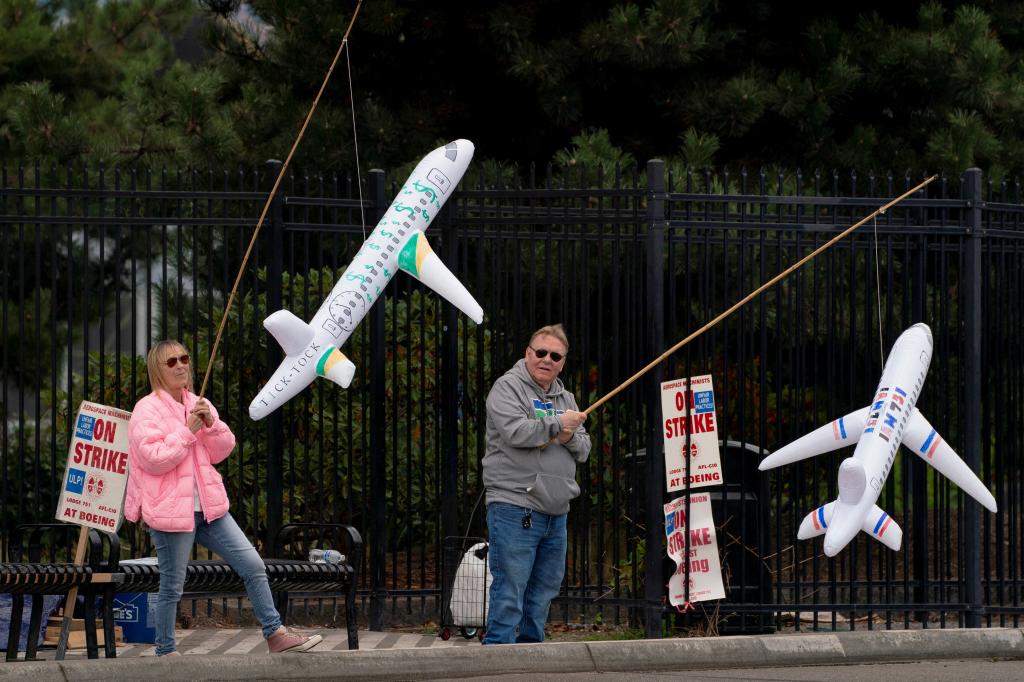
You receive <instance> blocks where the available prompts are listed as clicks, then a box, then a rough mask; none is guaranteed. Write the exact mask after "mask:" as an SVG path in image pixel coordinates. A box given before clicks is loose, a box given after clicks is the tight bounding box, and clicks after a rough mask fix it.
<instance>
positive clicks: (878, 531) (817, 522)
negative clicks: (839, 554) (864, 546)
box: [796, 502, 903, 550]
mask: <svg viewBox="0 0 1024 682" xmlns="http://www.w3.org/2000/svg"><path fill="white" fill-rule="evenodd" d="M835 507H836V503H835V502H829V503H828V504H823V505H821V506H820V507H818V508H817V509H815V510H814V511H812V512H811V513H810V514H808V515H807V516H805V517H804V520H803V521H802V522H801V523H800V530H799V531H798V532H797V534H796V536H797V538H799V539H800V540H809V539H810V538H814V537H818V536H819V535H824V534H825V531H827V530H828V524H830V523H832V513H833V512H834V511H835ZM861 530H863V531H864V532H865V533H867V534H868V535H870V536H871V537H873V538H874V539H876V540H878V541H879V542H881V543H882V544H883V545H885V546H886V547H888V548H889V549H892V550H898V549H899V548H900V545H901V544H903V529H902V528H900V526H899V524H898V523H896V520H895V519H894V518H892V517H891V516H889V515H888V514H886V513H885V512H884V511H882V510H881V509H880V508H879V507H878V505H877V504H876V505H872V506H871V510H870V511H869V512H868V515H867V517H866V518H865V519H864V525H863V526H862V527H861Z"/></svg>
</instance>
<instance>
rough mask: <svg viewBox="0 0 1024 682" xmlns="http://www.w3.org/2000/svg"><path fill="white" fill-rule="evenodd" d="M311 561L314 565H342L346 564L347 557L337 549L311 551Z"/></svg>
mask: <svg viewBox="0 0 1024 682" xmlns="http://www.w3.org/2000/svg"><path fill="white" fill-rule="evenodd" d="M309 560H310V561H311V562H312V563H314V564H341V563H344V562H345V555H344V554H342V553H341V552H339V551H338V550H336V549H311V550H309Z"/></svg>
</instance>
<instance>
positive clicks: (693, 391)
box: [661, 374, 724, 492]
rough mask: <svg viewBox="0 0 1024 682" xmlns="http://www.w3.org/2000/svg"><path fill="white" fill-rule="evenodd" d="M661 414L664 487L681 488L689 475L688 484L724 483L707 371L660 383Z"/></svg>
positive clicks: (713, 396) (713, 404)
mask: <svg viewBox="0 0 1024 682" xmlns="http://www.w3.org/2000/svg"><path fill="white" fill-rule="evenodd" d="M687 402H689V416H687ZM661 416H662V419H663V422H662V425H663V428H662V435H663V436H664V437H665V484H666V485H665V487H666V489H667V490H668V492H673V491H675V490H683V489H684V488H685V487H686V477H687V476H689V477H690V487H691V488H702V487H704V486H709V485H719V484H721V483H724V481H723V480H722V459H721V456H720V455H719V453H718V427H717V425H716V420H715V389H714V388H713V387H712V385H711V375H710V374H704V375H702V376H699V377H691V378H690V379H688V380H687V379H675V380H673V381H666V382H664V383H663V384H662V385H661ZM687 433H689V434H690V453H689V457H687V456H686V453H685V452H684V451H685V450H686V434H687Z"/></svg>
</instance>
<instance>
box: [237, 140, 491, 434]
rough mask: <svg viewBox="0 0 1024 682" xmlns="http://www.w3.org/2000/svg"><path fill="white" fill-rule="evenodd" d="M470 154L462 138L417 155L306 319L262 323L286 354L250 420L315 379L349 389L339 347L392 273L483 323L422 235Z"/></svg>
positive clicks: (350, 371)
mask: <svg viewBox="0 0 1024 682" xmlns="http://www.w3.org/2000/svg"><path fill="white" fill-rule="evenodd" d="M472 158H473V143H472V142H470V141H469V140H455V141H454V142H449V143H448V144H446V145H445V146H443V147H438V148H437V149H435V150H434V151H432V152H430V153H429V154H427V155H426V156H425V157H423V160H422V161H420V162H419V164H418V165H417V166H416V168H415V169H413V171H412V174H411V175H409V179H408V180H406V181H405V185H403V186H402V190H401V191H400V192H399V193H398V196H397V197H396V198H395V201H394V203H392V204H391V206H390V207H389V208H388V210H387V211H386V212H385V213H384V217H383V218H381V220H380V222H379V223H377V227H375V228H374V230H373V232H372V233H371V234H370V237H369V238H368V239H367V240H366V242H364V243H363V246H362V247H361V248H360V249H359V253H357V254H356V257H355V258H354V259H353V260H352V263H351V264H349V266H348V268H347V269H346V270H345V272H344V274H342V276H341V277H340V278H339V279H338V281H337V282H336V283H335V285H334V288H333V289H332V290H331V293H330V294H329V295H328V296H327V299H326V300H325V301H324V302H323V304H322V305H321V306H320V309H319V310H318V311H317V313H316V315H314V316H313V319H312V320H311V321H310V323H309V324H306V323H305V322H303V321H302V320H300V319H299V318H298V317H296V316H295V315H293V314H292V313H291V312H289V311H287V310H278V311H277V312H276V313H273V314H271V315H270V316H269V317H268V318H267V319H266V320H264V321H263V326H264V327H266V328H267V331H269V332H270V333H271V334H272V335H273V336H274V338H275V339H277V342H278V343H279V344H281V348H283V349H284V352H285V355H286V356H287V357H285V359H284V361H283V362H282V363H281V365H280V366H279V367H278V368H277V371H276V372H274V376H273V377H271V379H270V381H268V382H267V383H266V385H264V386H263V388H262V389H260V392H259V394H258V395H257V396H256V397H255V398H254V399H253V401H252V403H251V404H250V405H249V416H250V417H252V418H253V419H254V420H256V419H262V418H263V417H266V416H267V415H268V414H270V413H271V412H273V411H274V410H276V409H277V408H279V407H280V406H281V405H283V404H284V403H285V402H287V401H288V400H289V399H290V398H292V397H294V396H295V395H296V394H298V393H299V392H300V391H302V389H304V388H305V387H306V386H309V384H310V383H312V382H313V379H315V378H316V377H318V376H321V377H326V378H327V379H330V380H331V381H333V382H334V383H336V384H338V385H339V386H341V387H342V388H348V385H349V384H350V383H351V382H352V376H353V375H354V374H355V370H356V367H355V365H354V364H352V362H351V361H350V360H349V359H348V358H346V357H345V356H344V355H343V354H342V353H341V351H340V350H338V349H339V348H340V347H341V346H342V344H344V343H345V341H347V340H348V337H349V336H351V335H352V332H353V331H354V330H355V328H356V326H357V325H358V324H359V322H360V321H361V320H362V319H363V317H365V315H366V312H367V311H368V310H369V309H370V306H371V305H373V302H374V301H376V300H377V299H378V298H379V297H380V295H381V292H383V291H384V287H385V286H387V283H388V282H389V281H390V280H391V278H392V277H394V275H395V273H396V272H397V271H398V270H405V271H406V272H408V273H409V274H410V275H412V276H413V277H416V278H417V279H418V280H420V281H421V282H423V283H424V284H425V285H427V286H428V287H430V288H431V289H433V290H434V291H436V292H437V293H438V294H440V295H441V296H443V297H444V298H446V299H447V300H448V301H450V302H451V303H452V304H453V305H454V306H455V307H456V308H458V309H459V310H461V311H462V312H464V313H465V314H466V315H468V316H469V317H470V318H471V319H472V320H473V321H474V322H476V323H477V324H480V323H481V322H483V319H484V311H483V309H482V308H481V307H480V305H479V304H478V303H477V302H476V300H475V299H474V298H473V297H472V296H471V295H470V293H469V292H468V291H466V287H464V286H463V285H462V283H461V282H459V280H457V279H456V278H455V276H454V275H453V274H452V273H451V271H449V270H448V268H447V267H445V265H444V263H443V262H441V259H440V258H438V257H437V255H436V254H435V253H434V252H433V251H432V250H431V249H430V246H429V245H428V244H427V239H426V237H425V236H424V235H423V232H424V231H425V230H426V229H427V226H428V225H430V221H431V220H433V219H434V217H435V216H436V215H437V214H438V212H439V211H440V210H441V207H442V206H443V205H444V202H445V201H446V200H447V199H448V197H449V196H450V195H451V194H452V192H453V191H454V190H455V187H456V185H458V184H459V180H461V179H462V175H463V173H465V172H466V168H468V167H469V162H470V160H471V159H472Z"/></svg>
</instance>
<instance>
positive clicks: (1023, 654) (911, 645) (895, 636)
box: [0, 628, 1024, 682]
mask: <svg viewBox="0 0 1024 682" xmlns="http://www.w3.org/2000/svg"><path fill="white" fill-rule="evenodd" d="M972 658H986V659H993V658H994V659H1016V658H1024V630H1021V629H1016V628H987V629H980V630H973V629H971V630H960V629H957V630H952V629H946V630H879V631H866V632H842V633H828V634H818V633H809V634H785V635H762V636H737V637H706V638H688V639H667V640H633V641H621V640H619V641H606V642H562V643H557V642H556V643H548V644H520V645H507V646H490V647H453V648H445V649H390V650H364V651H332V652H324V653H315V652H313V653H310V654H285V655H277V656H271V655H269V654H267V655H258V656H182V657H180V658H170V659H162V660H161V659H155V658H152V657H147V658H130V659H98V660H91V661H90V660H76V661H50V662H29V663H24V662H18V663H9V664H7V665H0V679H13V678H15V677H17V678H19V679H25V678H31V679H32V680H33V682H42V681H43V680H76V681H78V680H81V681H87V680H96V681H100V680H102V681H104V682H106V681H107V680H111V679H133V680H161V679H163V680H165V679H176V680H184V679H204V680H247V681H250V682H251V681H252V680H259V679H275V680H311V679H333V680H357V679H358V680H393V679H396V678H402V679H420V680H425V679H452V678H458V677H476V676H485V675H489V674H498V673H501V674H515V673H520V674H522V673H548V674H551V673H555V674H558V673H580V672H582V673H587V672H592V673H604V672H628V671H632V672H644V671H650V672H655V671H669V670H671V671H684V670H706V669H725V668H760V667H787V666H809V665H850V664H857V663H885V662H899V661H917V660H943V659H960V660H962V659H972Z"/></svg>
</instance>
